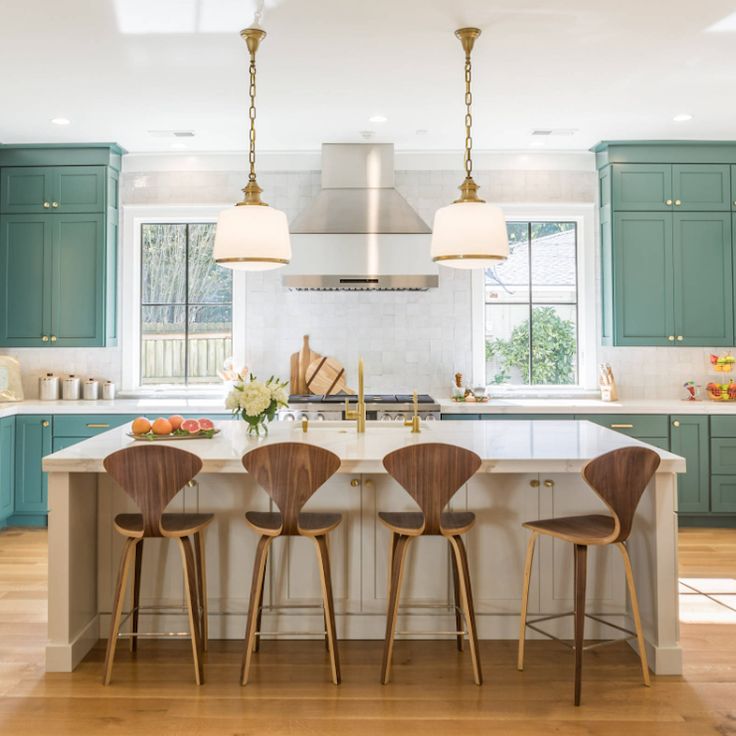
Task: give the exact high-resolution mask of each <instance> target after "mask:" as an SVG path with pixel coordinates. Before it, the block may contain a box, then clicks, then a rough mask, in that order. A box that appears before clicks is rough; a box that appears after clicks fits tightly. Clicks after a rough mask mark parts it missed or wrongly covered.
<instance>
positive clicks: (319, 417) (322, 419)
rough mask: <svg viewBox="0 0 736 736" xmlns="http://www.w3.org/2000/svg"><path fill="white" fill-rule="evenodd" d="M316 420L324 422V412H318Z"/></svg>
mask: <svg viewBox="0 0 736 736" xmlns="http://www.w3.org/2000/svg"><path fill="white" fill-rule="evenodd" d="M315 420H316V421H318V422H324V420H325V415H324V414H317V416H316V417H315Z"/></svg>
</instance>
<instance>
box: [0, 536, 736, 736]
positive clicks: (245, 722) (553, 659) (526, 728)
mask: <svg viewBox="0 0 736 736" xmlns="http://www.w3.org/2000/svg"><path fill="white" fill-rule="evenodd" d="M680 549H681V556H680V559H681V570H682V577H683V578H685V579H686V580H687V581H688V582H687V584H686V585H683V586H682V590H683V594H682V595H683V599H685V602H686V605H684V607H683V611H684V612H686V611H689V610H690V608H692V612H691V613H687V616H689V617H690V619H691V620H694V621H706V622H707V621H711V620H722V621H724V623H685V624H683V625H682V643H683V648H684V650H685V674H684V675H683V677H655V678H653V682H652V687H651V688H645V687H642V685H641V672H640V670H639V667H638V659H637V657H636V655H635V654H634V652H632V651H631V649H630V648H629V647H628V646H626V645H624V644H621V645H618V644H617V645H615V646H612V647H610V648H604V649H601V650H597V651H596V650H594V651H593V652H590V653H586V655H585V671H584V682H583V695H584V698H583V705H582V707H581V708H574V707H573V705H572V671H573V657H572V655H571V654H570V653H569V652H567V651H565V650H563V649H562V648H561V647H560V646H559V645H558V644H556V643H555V642H547V641H530V642H528V643H527V647H526V650H527V651H526V662H527V665H526V670H525V671H524V672H522V673H520V672H517V671H516V642H514V641H484V642H481V651H482V657H483V667H484V675H485V685H484V686H483V687H477V686H475V685H473V684H472V677H471V664H470V658H469V656H468V655H467V652H465V653H460V652H458V651H457V648H456V645H455V642H454V640H449V639H448V640H447V641H443V642H413V641H398V642H397V643H396V647H395V651H394V667H393V678H392V682H391V684H390V685H385V686H384V685H381V684H379V674H380V666H381V653H382V647H383V642H382V641H372V642H352V641H341V642H340V655H341V659H342V672H343V684H342V685H340V686H339V687H335V686H334V685H333V684H332V683H330V682H329V677H328V672H329V670H328V668H329V663H328V655H327V652H326V651H325V648H324V642H323V641H321V640H320V641H310V642H298V643H297V642H284V641H282V642H270V641H268V642H264V643H263V645H262V647H261V651H260V652H259V653H258V654H256V655H254V657H253V666H252V669H251V677H250V684H249V685H248V686H247V687H246V688H241V686H240V684H239V682H238V679H239V678H238V672H239V668H240V661H241V657H242V646H241V644H240V642H217V641H213V642H211V643H210V651H209V652H208V653H207V655H206V656H207V664H206V668H207V684H206V685H204V686H203V687H201V688H197V687H196V686H195V685H194V684H193V681H192V677H191V651H190V646H189V642H187V641H179V642H155V641H150V640H144V641H143V642H141V644H140V647H139V652H138V654H137V655H131V654H130V652H129V651H128V648H127V647H119V648H118V658H117V659H116V663H115V680H114V683H113V685H112V686H111V687H109V688H104V687H103V686H102V685H101V684H100V673H101V671H102V663H103V659H104V648H103V647H102V646H101V645H100V646H98V647H97V649H96V650H95V651H94V652H93V653H92V654H91V655H90V656H89V657H88V658H87V660H86V661H85V662H83V663H82V664H81V665H80V667H79V669H78V670H77V671H76V672H75V673H74V674H73V675H70V674H52V675H47V674H45V673H44V670H43V647H44V641H45V636H46V624H45V618H46V607H45V604H46V601H45V597H46V533H45V532H44V531H38V530H33V531H31V530H23V531H13V530H11V531H4V532H0V733H1V734H13V735H15V734H22V735H23V736H30V735H35V734H47V735H52V736H56V735H57V734H60V735H63V734H74V735H75V736H92V735H94V736H97V735H98V734H126V735H127V734H136V735H140V736H146V735H147V734H155V736H165V735H168V734H188V735H192V734H196V735H197V736H208V735H210V734H218V735H222V734H231V735H233V736H245V735H246V734H279V735H281V734H284V735H286V734H288V735H289V736H292V735H297V734H298V735H299V736H317V735H319V736H338V735H339V736H343V735H344V734H351V735H353V734H354V735H355V736H362V735H363V734H365V735H366V736H378V735H379V734H380V735H381V736H383V735H384V734H386V735H392V734H401V735H402V736H414V735H416V736H419V734H423V735H425V736H434V735H439V734H442V735H443V736H444V735H445V734H463V736H468V735H475V734H484V735H485V734H509V735H515V734H519V735H520V736H530V735H531V734H564V736H621V735H622V734H625V735H626V736H639V735H643V734H646V735H647V736H658V735H659V734H662V736H664V735H665V734H666V736H701V734H718V735H720V736H732V735H733V736H736V605H734V607H733V608H731V606H730V605H728V604H730V603H731V602H732V601H736V589H735V590H734V593H733V595H732V597H729V593H728V592H725V593H724V592H723V589H724V588H728V587H729V586H730V585H733V586H736V582H734V581H736V531H734V530H719V529H709V530H696V529H686V530H683V531H682V532H681V535H680ZM698 579H700V580H698ZM728 581H730V583H729V582H728ZM719 591H720V592H719ZM691 603H692V604H693V605H692V606H691V605H690V604H691ZM714 607H715V608H714ZM714 612H715V614H720V618H719V617H718V615H715V619H714ZM731 613H733V622H732V623H729V622H730V621H731ZM683 615H684V616H685V613H684V614H683ZM136 657H137V658H136ZM440 662H441V663H442V664H441V665H439V664H438V663H440Z"/></svg>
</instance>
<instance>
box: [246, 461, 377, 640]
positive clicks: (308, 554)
mask: <svg viewBox="0 0 736 736" xmlns="http://www.w3.org/2000/svg"><path fill="white" fill-rule="evenodd" d="M356 481H357V482H356ZM363 492H364V488H363V486H362V484H361V478H360V475H358V474H355V475H352V474H345V473H339V474H337V475H334V476H333V477H332V478H330V480H328V481H327V483H325V484H324V485H323V486H322V487H321V488H319V489H318V490H317V492H316V493H315V494H314V495H313V496H312V498H310V499H309V501H307V503H306V505H305V506H304V509H303V510H304V511H305V512H308V511H316V512H326V513H338V514H341V515H342V521H341V522H340V525H339V526H338V527H337V528H336V529H335V530H333V531H331V532H330V533H329V535H328V540H327V541H328V545H329V549H330V566H331V572H332V594H333V598H334V602H335V612H336V613H338V614H341V613H359V612H360V571H361V568H360V545H361V536H360V521H361V517H360V514H361V497H362V494H363ZM274 510H276V509H275V507H274ZM251 559H252V558H251ZM269 564H270V569H269V582H270V600H271V602H272V604H274V605H288V606H299V605H306V606H319V605H321V603H322V587H321V586H322V584H321V578H320V570H319V566H318V563H317V548H316V546H315V544H314V542H313V541H312V540H311V539H309V538H307V537H284V538H282V539H276V540H275V541H274V542H273V543H272V545H271V552H270V563H269ZM305 613H306V614H308V611H307V612H305V611H296V614H297V617H296V618H295V619H294V622H292V623H293V625H291V626H285V628H289V629H290V630H292V631H293V630H295V629H296V630H304V629H313V630H315V631H318V632H322V631H324V626H323V621H322V613H321V611H320V610H318V609H315V611H314V612H313V615H312V616H308V615H305ZM280 619H281V620H282V621H286V620H287V619H286V617H284V616H283V615H282V616H280ZM308 621H309V623H307V622H308ZM300 622H301V623H300ZM346 625H347V623H346V620H345V619H344V618H341V620H340V622H339V623H338V633H339V634H340V635H341V636H342V635H347V634H348V633H349V632H348V631H346V630H345V628H344V627H345V626H346Z"/></svg>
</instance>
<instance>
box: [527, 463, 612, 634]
mask: <svg viewBox="0 0 736 736" xmlns="http://www.w3.org/2000/svg"><path fill="white" fill-rule="evenodd" d="M541 479H542V483H541V486H540V499H539V505H540V511H541V515H540V518H542V519H550V518H557V517H560V516H577V515H581V514H606V515H610V513H609V511H608V509H607V508H606V506H605V505H604V504H603V502H602V501H601V500H600V499H599V498H598V496H597V495H596V494H595V493H594V492H593V490H592V489H591V488H590V487H589V486H588V485H587V484H586V483H585V481H583V479H582V478H581V477H580V476H579V475H578V474H577V473H569V474H568V473H565V474H563V473H543V474H542V475H541ZM537 552H538V555H539V566H540V585H541V589H540V610H541V612H542V613H560V612H564V611H572V609H573V603H574V595H573V591H574V582H575V575H574V569H573V545H572V544H570V543H569V542H564V541H561V540H559V539H554V538H552V537H549V536H545V535H541V536H540V538H539V542H538V547H537ZM587 568H588V576H587V588H586V600H587V610H588V611H589V612H590V613H596V612H604V613H623V612H624V611H625V610H626V580H625V575H624V568H623V563H622V561H621V555H620V554H619V552H618V550H616V549H615V548H614V547H612V546H610V545H608V546H605V547H592V546H591V547H589V548H588V565H587ZM571 622H572V619H570V620H565V619H561V622H560V621H558V622H557V623H556V624H555V625H556V626H558V627H559V628H558V629H557V631H555V630H554V626H553V627H552V628H551V629H550V630H551V631H553V633H555V634H556V635H557V636H560V635H565V636H569V634H570V631H571V628H570V627H571V626H572V623H571ZM591 625H592V626H593V627H594V626H595V625H594V624H592V622H591ZM591 630H592V629H591ZM600 633H602V634H603V635H604V636H606V637H608V636H610V634H611V631H610V630H606V629H603V630H602V631H601V632H600Z"/></svg>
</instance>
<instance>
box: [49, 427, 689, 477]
mask: <svg viewBox="0 0 736 736" xmlns="http://www.w3.org/2000/svg"><path fill="white" fill-rule="evenodd" d="M217 426H218V427H219V428H220V429H221V430H222V432H221V434H219V435H217V436H215V437H214V438H213V439H211V440H204V439H202V440H184V441H179V442H176V443H174V444H175V446H176V447H180V448H181V449H185V450H188V451H190V452H193V453H195V454H196V455H198V456H199V457H201V458H202V460H203V462H204V466H203V471H202V472H204V473H242V472H245V471H244V469H243V466H242V464H241V462H240V458H241V457H242V456H243V455H244V454H245V453H246V452H248V451H249V450H251V449H253V448H254V447H258V446H259V445H260V444H264V443H273V442H306V443H309V444H313V445H318V446H320V447H324V448H326V449H328V450H331V451H332V452H334V453H336V454H337V455H338V456H339V457H340V458H341V460H342V465H341V467H340V472H346V473H347V472H352V473H383V472H385V471H384V468H383V465H382V462H381V461H382V459H383V457H384V456H385V455H387V454H388V453H389V452H391V451H393V450H396V449H398V448H401V447H406V446H408V445H413V444H421V443H426V442H446V443H450V444H454V445H459V446H460V447H466V448H467V449H469V450H473V451H474V452H476V453H478V455H479V456H480V457H481V459H482V460H483V467H482V469H481V472H496V473H534V472H541V471H546V472H560V473H566V472H578V471H579V470H580V469H581V468H582V466H583V465H584V464H585V462H587V461H588V460H590V459H591V458H593V457H596V456H597V455H601V454H603V453H605V452H608V451H610V450H614V449H616V448H619V447H624V446H627V445H643V444H644V443H642V442H638V441H637V440H634V439H632V438H630V437H626V436H625V435H622V434H619V433H617V432H613V431H611V430H609V429H606V428H604V427H600V426H598V425H596V424H593V423H591V422H587V421H553V420H550V421H536V422H535V421H517V422H494V421H482V422H481V421H476V422H473V421H471V422H468V421H447V422H441V423H440V422H435V423H425V424H424V425H423V430H422V433H421V434H411V432H410V431H409V429H407V428H405V427H403V426H399V425H395V424H387V423H383V422H369V426H368V428H367V430H366V432H365V433H364V434H358V433H357V431H356V429H355V423H354V422H320V423H313V424H311V425H310V428H309V431H308V432H307V433H304V432H303V431H302V430H301V426H300V425H294V424H292V423H274V424H272V425H271V430H270V433H269V435H268V437H267V438H265V439H261V440H258V439H255V438H249V437H248V436H247V434H246V427H245V425H244V423H243V422H237V421H232V420H223V421H221V422H217ZM127 432H128V428H127V427H119V428H117V429H111V430H109V431H108V432H104V433H103V434H100V435H98V436H96V437H92V438H90V439H88V440H84V441H83V442H80V443H79V444H76V445H73V446H72V447H69V448H67V449H65V450H61V451H59V452H56V453H54V454H53V455H49V456H47V457H46V458H44V461H43V469H44V470H45V471H48V472H62V473H69V472H74V473H99V472H104V469H103V465H102V461H103V459H104V458H105V457H106V456H107V455H109V454H110V453H112V452H115V451H116V450H119V449H121V448H123V447H129V446H131V445H132V444H133V443H134V442H136V440H133V439H132V438H130V437H128V436H127ZM652 449H654V450H656V451H657V452H658V453H659V455H660V457H661V458H662V464H661V466H660V470H661V471H662V472H675V473H681V472H684V471H685V460H684V459H683V458H681V457H678V456H677V455H673V454H671V453H669V452H665V451H663V450H659V449H657V448H652Z"/></svg>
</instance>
